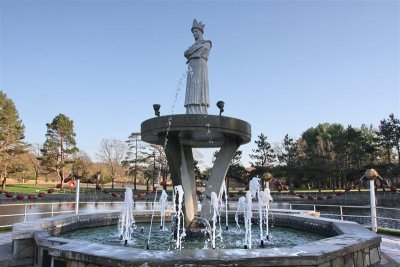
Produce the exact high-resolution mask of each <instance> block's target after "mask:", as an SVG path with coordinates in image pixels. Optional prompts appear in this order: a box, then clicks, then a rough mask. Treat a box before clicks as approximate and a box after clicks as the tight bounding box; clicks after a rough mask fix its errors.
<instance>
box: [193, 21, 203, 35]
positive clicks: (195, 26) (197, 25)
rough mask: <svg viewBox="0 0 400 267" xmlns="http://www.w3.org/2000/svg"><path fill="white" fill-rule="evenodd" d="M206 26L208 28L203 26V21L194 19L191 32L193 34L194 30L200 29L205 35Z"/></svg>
mask: <svg viewBox="0 0 400 267" xmlns="http://www.w3.org/2000/svg"><path fill="white" fill-rule="evenodd" d="M204 26H206V25H205V24H203V23H202V22H201V21H199V22H198V21H197V20H196V19H194V20H193V26H192V29H191V31H192V32H193V30H194V29H198V30H199V31H201V33H202V34H203V33H204Z"/></svg>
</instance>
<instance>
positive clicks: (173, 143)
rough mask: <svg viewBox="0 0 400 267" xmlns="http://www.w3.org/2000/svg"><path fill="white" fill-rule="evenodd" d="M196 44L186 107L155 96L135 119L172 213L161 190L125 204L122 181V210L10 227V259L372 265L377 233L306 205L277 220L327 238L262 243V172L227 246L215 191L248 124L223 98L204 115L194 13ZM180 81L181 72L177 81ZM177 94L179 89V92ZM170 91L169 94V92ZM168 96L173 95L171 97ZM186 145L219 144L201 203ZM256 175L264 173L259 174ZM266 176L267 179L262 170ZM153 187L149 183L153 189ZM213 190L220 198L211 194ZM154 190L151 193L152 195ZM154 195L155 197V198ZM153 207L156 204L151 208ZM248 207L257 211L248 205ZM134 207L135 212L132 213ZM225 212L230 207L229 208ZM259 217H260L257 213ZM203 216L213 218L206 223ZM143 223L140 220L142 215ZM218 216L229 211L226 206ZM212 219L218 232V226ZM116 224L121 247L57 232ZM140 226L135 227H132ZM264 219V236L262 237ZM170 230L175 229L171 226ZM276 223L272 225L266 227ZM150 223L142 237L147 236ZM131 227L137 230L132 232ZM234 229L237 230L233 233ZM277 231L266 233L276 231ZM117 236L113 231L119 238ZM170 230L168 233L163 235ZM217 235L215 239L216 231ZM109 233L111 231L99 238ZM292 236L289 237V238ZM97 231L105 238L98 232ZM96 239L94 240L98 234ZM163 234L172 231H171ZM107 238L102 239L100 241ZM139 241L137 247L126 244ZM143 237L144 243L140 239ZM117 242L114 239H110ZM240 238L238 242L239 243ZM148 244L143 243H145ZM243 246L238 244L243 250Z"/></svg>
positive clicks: (203, 58) (206, 48) (202, 48)
mask: <svg viewBox="0 0 400 267" xmlns="http://www.w3.org/2000/svg"><path fill="white" fill-rule="evenodd" d="M192 32H193V36H194V38H195V40H196V42H195V43H194V44H193V45H192V46H191V47H189V48H188V49H187V50H186V51H185V53H184V55H185V57H186V58H187V63H188V74H187V77H186V78H187V86H186V97H185V107H186V114H177V115H174V114H173V112H171V114H170V115H166V116H161V114H160V105H159V104H155V105H154V110H155V115H156V117H155V118H151V119H148V120H146V121H144V122H143V123H142V125H141V135H142V140H143V141H146V142H148V143H151V144H157V145H162V146H164V149H165V152H166V156H167V160H168V165H169V169H170V172H171V177H172V181H173V185H174V197H173V203H172V207H173V211H172V212H171V214H174V216H169V214H168V212H167V209H166V208H167V205H168V204H167V196H166V192H165V191H164V192H162V193H161V197H160V200H159V202H160V205H161V210H160V212H159V213H158V211H157V214H156V212H155V210H154V208H153V210H151V211H150V212H149V211H137V210H133V205H132V203H131V202H132V190H131V189H129V188H127V190H126V193H125V202H124V204H125V205H124V208H123V209H122V211H121V212H104V213H87V214H84V213H82V214H77V215H63V216H57V217H54V218H47V219H41V220H36V221H28V222H23V223H18V224H14V226H13V235H12V238H13V249H12V253H13V260H14V265H13V266H177V265H179V266H193V265H196V266H210V265H219V266H238V265H249V266H260V265H268V266H320V267H323V266H370V265H372V264H374V263H376V262H378V261H379V259H380V254H379V252H380V250H379V246H380V237H378V236H377V235H376V234H375V233H373V232H371V231H369V230H367V229H365V228H364V227H362V226H360V225H358V224H356V223H352V222H344V221H338V220H333V219H324V218H318V217H314V216H309V215H310V214H313V213H307V212H303V211H295V210H275V211H274V221H275V225H277V226H281V227H288V228H294V229H301V230H303V231H306V232H307V233H308V232H310V233H318V234H321V235H323V236H324V237H326V238H323V239H320V240H314V241H308V242H304V243H300V244H294V245H292V246H283V247H279V248H273V247H269V245H271V244H272V242H271V241H270V238H269V235H270V232H269V228H268V217H269V214H268V213H269V202H270V201H272V197H271V195H270V191H269V187H268V183H267V187H266V188H265V190H264V191H261V190H260V178H258V177H255V178H253V179H252V180H251V182H250V185H249V191H247V192H246V195H245V197H241V198H240V199H239V201H238V204H237V205H238V206H237V211H236V214H235V216H234V217H235V221H236V224H237V226H240V224H239V220H240V213H241V212H242V213H243V217H244V226H245V232H244V242H243V244H241V247H235V246H233V248H229V249H225V248H224V247H222V246H223V245H224V244H223V243H224V242H225V243H228V242H227V241H226V240H228V239H227V238H226V237H224V239H223V242H220V245H219V246H221V248H220V249H217V248H218V246H217V241H221V240H222V236H221V235H220V234H221V232H222V230H221V226H220V223H221V219H220V211H221V210H220V207H221V206H222V205H221V199H222V193H221V190H222V191H225V210H226V211H227V210H228V206H227V194H226V190H224V188H223V187H224V185H223V181H224V178H225V175H226V172H227V170H228V166H229V163H230V161H231V159H232V157H233V155H234V154H235V152H236V151H237V149H238V148H239V146H240V145H242V144H246V143H248V142H250V140H251V127H250V124H249V123H247V122H246V121H243V120H240V119H236V118H231V117H226V116H222V112H224V107H225V106H224V104H225V103H224V102H223V101H219V102H218V103H217V106H218V108H219V109H220V113H219V114H218V115H210V114H208V110H207V109H208V107H209V105H210V101H209V94H208V73H207V59H208V56H209V52H210V49H211V47H212V44H211V41H207V40H204V39H203V33H204V24H202V23H201V22H198V21H197V20H195V21H194V22H193V27H192ZM181 80H182V79H181ZM177 93H178V91H177ZM176 97H177V95H176ZM176 97H175V99H176ZM193 148H220V150H219V153H218V156H217V158H216V160H215V162H214V165H213V167H212V171H211V175H210V177H209V180H208V182H207V185H206V190H205V193H204V195H205V196H204V198H203V200H202V203H201V211H199V210H198V204H197V198H196V186H195V176H194V170H193V169H194V168H193V166H194V165H193V162H194V159H193V151H192V149H193ZM263 178H264V177H263ZM267 178H268V177H267ZM156 190H157V189H156ZM218 194H219V195H220V196H218ZM155 196H157V194H155ZM253 198H258V203H256V204H257V205H258V216H257V213H254V214H253V209H254V207H253ZM154 203H156V199H155V200H154ZM152 207H154V205H153V206H152ZM254 210H256V209H254ZM133 214H134V215H135V217H133ZM231 215H233V214H231ZM257 219H258V220H257ZM153 220H155V221H159V222H160V228H161V229H160V231H158V232H156V233H154V235H156V234H157V235H158V234H163V233H166V232H167V231H163V229H165V222H166V221H172V222H171V225H173V227H171V230H172V231H171V232H172V233H174V234H173V235H174V237H173V238H174V239H172V240H174V244H173V245H174V247H173V250H172V251H171V250H169V249H167V250H161V249H152V248H151V247H149V241H150V234H151V233H152V232H151V231H152V230H151V226H152V224H153ZM210 221H211V222H212V226H210ZM257 221H258V225H259V240H260V243H261V247H264V248H260V247H255V246H254V245H253V242H252V224H253V223H254V224H256V222H257ZM149 222H150V224H149V225H150V229H149V230H144V229H145V228H146V227H147V226H144V225H142V224H140V223H149ZM226 222H228V214H227V213H226ZM217 223H219V231H218V233H217V225H216V224H217ZM115 225H118V233H115V235H119V236H118V237H119V238H120V239H121V240H122V243H123V245H122V246H114V245H112V244H111V245H110V244H108V243H107V244H101V243H98V242H93V241H90V240H75V239H71V238H65V237H63V234H64V233H68V232H73V231H75V230H78V229H82V228H95V229H96V230H95V234H94V236H95V238H97V236H96V235H100V234H98V233H99V232H96V231H97V228H96V227H101V226H111V227H112V229H113V230H112V231H113V233H114V232H117V231H115ZM135 225H139V226H140V228H141V229H143V230H142V231H134V229H135V227H136V226H135ZM264 225H265V230H266V237H267V241H268V242H267V243H266V244H264V241H265V240H264V238H265V235H264V232H263V231H264ZM172 228H173V229H172ZM231 228H233V229H230V230H228V224H227V225H226V233H228V232H229V231H230V232H231V233H233V238H232V239H230V240H231V241H230V242H232V243H234V242H235V241H238V240H240V237H239V233H238V232H235V231H236V230H237V229H235V227H231ZM274 230H275V229H274ZM146 231H148V239H147V240H146V238H145V235H146ZM253 231H255V234H254V239H257V236H258V235H257V233H256V231H258V229H257V227H254V229H253ZM132 233H134V234H136V235H137V236H138V238H132ZM199 234H200V235H202V236H205V237H206V238H211V242H212V248H213V249H188V250H185V248H184V245H185V241H184V239H185V238H189V237H192V238H193V237H195V238H198V237H199V236H200V235H199ZM240 235H241V233H240ZM275 236H276V237H279V235H274V238H273V239H275ZM118 237H117V239H118ZM170 237H171V235H170V236H169V238H170ZM217 237H220V238H219V239H217ZM105 238H106V239H112V236H111V237H110V236H106V237H105ZM288 238H291V237H288ZM103 239H104V238H103ZM96 240H97V239H96ZM170 240H171V238H170ZM108 241H110V240H108ZM139 241H142V242H143V244H142V245H140V248H138V247H131V245H132V246H133V245H134V244H132V243H135V242H139ZM146 242H147V244H146ZM118 243H121V241H118ZM239 243H240V241H239ZM144 244H146V245H147V247H146V248H147V249H145V248H144ZM243 247H244V248H247V249H242V248H243Z"/></svg>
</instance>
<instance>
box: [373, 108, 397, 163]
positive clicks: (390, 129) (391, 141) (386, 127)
mask: <svg viewBox="0 0 400 267" xmlns="http://www.w3.org/2000/svg"><path fill="white" fill-rule="evenodd" d="M396 126H397V127H396ZM398 127H400V123H399V121H398V119H396V118H395V117H394V115H393V114H390V115H389V119H383V120H381V122H380V124H379V131H378V132H377V135H378V142H379V145H380V147H382V149H384V150H385V152H386V163H388V164H390V163H392V152H393V149H394V148H395V147H396V136H397V139H398V141H397V147H399V140H400V133H396V132H399V131H400V130H399V129H398Z"/></svg>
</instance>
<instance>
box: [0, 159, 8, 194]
mask: <svg viewBox="0 0 400 267" xmlns="http://www.w3.org/2000/svg"><path fill="white" fill-rule="evenodd" d="M7 165H8V164H7V163H6V164H5V166H4V172H3V173H2V176H3V180H2V182H1V189H2V190H3V191H4V190H6V183H7V175H8V173H7Z"/></svg>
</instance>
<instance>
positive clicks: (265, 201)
mask: <svg viewBox="0 0 400 267" xmlns="http://www.w3.org/2000/svg"><path fill="white" fill-rule="evenodd" d="M271 201H273V199H272V196H271V191H270V190H269V182H267V186H266V187H265V189H264V193H263V201H262V205H263V206H264V207H265V225H266V232H267V233H266V234H267V240H269V223H268V215H269V214H268V213H269V202H271Z"/></svg>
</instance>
